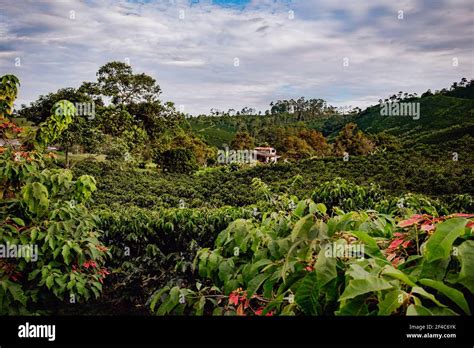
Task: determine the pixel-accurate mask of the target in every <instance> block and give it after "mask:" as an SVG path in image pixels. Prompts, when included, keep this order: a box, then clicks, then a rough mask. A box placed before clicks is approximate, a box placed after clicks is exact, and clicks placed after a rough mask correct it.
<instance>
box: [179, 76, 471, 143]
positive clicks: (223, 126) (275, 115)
mask: <svg viewBox="0 0 474 348" xmlns="http://www.w3.org/2000/svg"><path fill="white" fill-rule="evenodd" d="M381 101H382V102H383V103H385V102H398V103H419V117H410V116H383V115H381V106H380V102H381ZM283 102H286V103H287V104H290V106H291V103H292V102H293V103H294V104H295V105H297V103H298V102H299V100H298V101H293V100H291V101H283ZM283 102H282V103H283ZM277 103H280V101H279V102H277ZM271 105H274V104H273V103H272V104H271ZM473 116H474V83H473V82H472V81H470V82H468V83H459V84H458V83H453V85H452V86H451V88H450V89H443V90H441V91H435V92H434V93H432V92H431V91H430V90H428V91H427V92H425V93H423V94H422V95H421V96H420V97H418V96H416V94H415V95H413V94H410V95H408V94H406V93H405V95H402V94H401V93H400V92H399V93H398V95H396V94H394V95H392V96H390V97H389V98H386V99H380V100H379V103H378V104H375V105H373V106H371V107H368V108H366V109H365V110H362V111H360V110H357V109H356V110H352V111H350V112H338V111H337V110H336V108H331V107H327V108H325V109H324V111H322V112H320V113H317V114H316V115H314V113H313V114H312V113H310V112H307V113H305V111H304V110H303V111H302V112H301V113H289V112H285V111H283V112H281V110H275V108H274V107H273V108H272V110H271V111H268V112H266V114H265V115H243V114H239V115H235V116H230V115H229V114H227V113H223V114H222V115H218V116H200V117H197V118H190V119H188V121H189V124H190V126H191V128H192V129H193V131H194V132H195V133H196V134H198V135H199V136H201V137H202V138H204V139H205V140H206V141H207V142H208V143H210V144H212V145H214V146H218V147H220V146H222V145H223V144H229V143H230V142H231V140H232V138H233V137H234V134H235V133H236V132H237V131H239V130H240V131H246V132H248V133H249V134H251V135H252V136H254V137H256V138H257V139H258V135H259V134H260V133H261V132H262V131H265V130H266V129H269V128H278V127H295V126H296V127H298V126H305V127H308V128H314V129H317V130H318V131H321V132H322V133H323V134H324V135H325V136H326V137H328V138H329V139H333V138H334V137H335V136H336V135H337V134H338V133H339V131H340V130H341V129H342V128H343V126H344V125H345V124H347V123H349V122H353V123H356V124H357V125H358V127H359V129H361V130H362V131H364V132H366V133H372V134H376V133H380V132H386V133H389V134H392V135H396V136H397V137H399V138H401V139H403V140H411V141H417V142H423V143H441V142H444V141H449V140H453V139H458V138H460V137H462V136H464V135H466V134H474V120H473Z"/></svg>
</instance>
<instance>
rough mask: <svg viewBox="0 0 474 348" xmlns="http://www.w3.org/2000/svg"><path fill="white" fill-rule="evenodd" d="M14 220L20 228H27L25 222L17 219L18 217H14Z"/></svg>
mask: <svg viewBox="0 0 474 348" xmlns="http://www.w3.org/2000/svg"><path fill="white" fill-rule="evenodd" d="M12 220H13V221H14V222H15V223H16V224H17V225H18V226H21V227H25V222H24V221H23V220H22V219H20V218H17V217H14V218H12Z"/></svg>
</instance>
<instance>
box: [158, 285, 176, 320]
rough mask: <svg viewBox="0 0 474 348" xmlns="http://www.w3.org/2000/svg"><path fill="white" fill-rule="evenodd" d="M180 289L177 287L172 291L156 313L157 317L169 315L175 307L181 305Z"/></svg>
mask: <svg viewBox="0 0 474 348" xmlns="http://www.w3.org/2000/svg"><path fill="white" fill-rule="evenodd" d="M179 294H180V290H179V287H177V286H175V287H173V288H172V289H171V291H170V293H169V296H168V298H167V299H166V300H165V301H164V302H163V303H162V304H161V306H160V308H158V311H157V312H156V314H157V315H166V314H169V313H170V312H171V311H172V310H173V308H174V307H176V305H177V304H178V303H179Z"/></svg>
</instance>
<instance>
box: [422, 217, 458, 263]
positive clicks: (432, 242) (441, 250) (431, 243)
mask: <svg viewBox="0 0 474 348" xmlns="http://www.w3.org/2000/svg"><path fill="white" fill-rule="evenodd" d="M466 223H467V220H466V219H464V218H454V219H449V220H446V221H444V222H442V223H440V224H439V225H438V226H437V227H436V231H435V232H434V233H433V235H432V236H431V237H430V238H429V239H428V242H426V249H425V253H424V256H425V259H426V260H427V261H428V262H432V261H435V260H439V259H446V258H448V257H449V254H450V252H451V248H452V246H453V243H454V241H455V240H456V238H458V237H459V236H461V235H462V234H463V233H464V226H466Z"/></svg>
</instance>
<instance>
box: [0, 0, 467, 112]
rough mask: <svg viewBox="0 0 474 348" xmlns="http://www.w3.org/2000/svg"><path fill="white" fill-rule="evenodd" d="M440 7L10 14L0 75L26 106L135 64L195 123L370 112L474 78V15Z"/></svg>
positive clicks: (0, 46)
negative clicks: (104, 69) (296, 110)
mask: <svg viewBox="0 0 474 348" xmlns="http://www.w3.org/2000/svg"><path fill="white" fill-rule="evenodd" d="M173 3H174V4H173ZM438 4H439V6H438V7H437V6H434V5H430V3H429V2H427V1H423V0H413V1H408V0H404V1H402V2H397V3H394V2H393V1H378V2H377V3H376V4H375V3H373V2H364V3H363V4H362V3H361V2H360V1H357V2H355V1H349V0H347V1H332V0H331V1H330V0H320V1H303V0H301V1H293V2H288V1H285V2H275V1H256V0H255V1H252V2H251V3H250V4H248V5H247V6H246V7H245V8H244V9H241V8H233V7H220V6H217V5H212V4H210V2H207V3H204V2H200V4H197V5H196V4H190V3H188V2H184V1H151V2H149V3H145V4H139V3H136V2H127V1H124V0H122V1H111V0H108V1H98V0H94V1H90V0H88V1H83V2H78V1H61V2H55V1H38V2H33V1H26V0H23V1H21V0H20V1H16V2H15V4H7V3H0V12H2V13H3V16H1V17H0V20H1V21H0V23H1V24H0V35H1V36H0V74H4V73H14V74H17V75H18V76H19V77H20V79H21V81H22V88H21V95H20V100H19V103H25V102H29V101H32V100H34V99H36V98H37V96H38V95H39V94H45V93H48V92H51V91H54V90H56V89H58V88H61V87H68V86H78V85H79V84H80V83H81V82H82V81H84V80H94V79H95V73H96V71H97V70H98V68H99V67H100V66H101V65H103V64H105V63H106V62H108V61H111V60H122V61H123V60H125V59H126V58H128V59H130V62H131V64H132V66H133V68H134V70H135V71H137V72H145V73H147V74H149V75H152V76H153V77H154V78H156V79H157V81H158V83H159V84H160V85H161V87H162V90H163V92H164V93H163V98H165V99H167V100H172V101H174V102H175V103H176V104H177V105H184V106H185V110H186V111H189V112H191V113H193V114H197V113H201V112H207V111H209V109H210V108H211V107H217V108H220V109H228V108H235V109H240V108H242V107H243V106H251V107H256V108H259V109H262V110H264V109H265V108H267V107H268V104H269V102H270V101H271V100H276V99H277V98H295V97H299V96H305V97H307V98H310V97H321V98H325V99H327V100H328V102H330V103H334V104H338V105H342V104H352V105H354V106H356V105H359V106H365V105H368V104H371V103H376V102H377V100H378V98H380V97H385V96H387V95H389V94H392V93H394V92H397V91H398V90H403V91H407V92H418V93H420V92H423V91H424V90H426V89H428V88H432V89H437V88H443V87H447V86H448V85H449V84H450V83H451V82H452V81H455V80H459V79H460V78H461V77H463V76H465V77H468V78H471V77H472V76H473V73H472V72H473V70H472V69H473V60H472V59H473V58H472V53H473V46H472V43H473V41H472V37H474V35H473V27H472V24H471V18H473V15H474V11H473V6H472V5H471V4H470V1H469V0H466V1H460V0H449V1H439V3H438ZM400 10H403V11H404V19H403V20H399V19H398V18H397V15H398V11H400ZM71 11H74V12H73V14H74V19H71V18H70V16H71V13H72V12H71ZM180 11H183V12H180ZM289 11H294V19H290V18H289ZM183 15H184V18H183ZM180 16H181V18H180ZM16 57H19V58H20V59H21V63H22V64H21V67H15V66H14V62H15V58H16ZM345 57H347V58H348V59H349V66H348V67H343V65H342V62H343V59H344V58H345ZM454 57H456V58H458V60H459V66H457V67H453V66H452V58H454ZM235 58H238V59H239V66H238V67H235V66H234V59H235Z"/></svg>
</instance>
